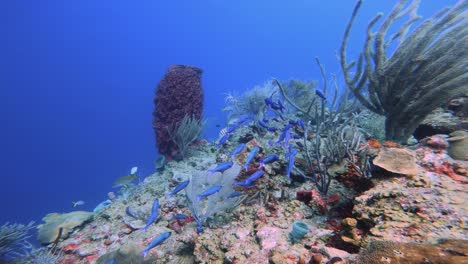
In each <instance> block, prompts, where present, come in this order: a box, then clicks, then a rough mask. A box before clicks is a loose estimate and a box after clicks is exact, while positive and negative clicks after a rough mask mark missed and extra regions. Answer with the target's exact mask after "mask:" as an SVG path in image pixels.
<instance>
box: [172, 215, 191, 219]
mask: <svg viewBox="0 0 468 264" xmlns="http://www.w3.org/2000/svg"><path fill="white" fill-rule="evenodd" d="M174 219H176V220H185V219H187V216H186V215H184V214H173V215H172V217H171V220H174Z"/></svg>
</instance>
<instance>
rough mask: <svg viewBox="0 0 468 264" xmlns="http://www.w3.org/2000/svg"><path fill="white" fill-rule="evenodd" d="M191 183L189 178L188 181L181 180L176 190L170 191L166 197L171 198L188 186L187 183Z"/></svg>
mask: <svg viewBox="0 0 468 264" xmlns="http://www.w3.org/2000/svg"><path fill="white" fill-rule="evenodd" d="M189 183H190V181H189V180H186V181H183V182H181V183H180V184H179V185H177V186H176V187H175V188H174V190H172V192H170V193H168V194H167V195H166V198H170V197H172V196H174V195H176V194H177V193H178V192H180V191H182V190H183V189H184V188H185V187H187V185H188V184H189Z"/></svg>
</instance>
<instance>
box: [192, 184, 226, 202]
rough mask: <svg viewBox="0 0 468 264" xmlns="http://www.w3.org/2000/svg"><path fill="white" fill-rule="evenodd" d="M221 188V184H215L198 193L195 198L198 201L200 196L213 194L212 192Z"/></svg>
mask: <svg viewBox="0 0 468 264" xmlns="http://www.w3.org/2000/svg"><path fill="white" fill-rule="evenodd" d="M221 188H223V186H221V185H215V186H213V187H211V188H209V189H208V190H206V191H204V192H202V193H200V194H199V195H197V200H198V201H200V200H201V199H202V198H205V197H207V196H210V195H213V194H215V193H217V192H219V191H220V190H221Z"/></svg>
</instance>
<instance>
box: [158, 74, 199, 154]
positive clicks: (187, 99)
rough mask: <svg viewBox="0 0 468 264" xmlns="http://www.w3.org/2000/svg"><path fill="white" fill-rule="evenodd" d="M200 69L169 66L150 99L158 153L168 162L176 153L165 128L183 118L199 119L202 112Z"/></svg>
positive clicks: (175, 147)
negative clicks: (153, 105) (152, 98)
mask: <svg viewBox="0 0 468 264" xmlns="http://www.w3.org/2000/svg"><path fill="white" fill-rule="evenodd" d="M201 74H202V70H201V69H199V68H196V67H193V66H186V65H171V66H170V67H169V69H168V70H167V72H166V74H165V75H164V77H163V78H162V80H161V81H160V82H159V84H158V87H157V89H156V95H155V98H154V104H155V109H154V112H153V128H154V132H155V134H156V145H157V147H158V150H159V153H160V154H162V155H164V156H165V157H166V158H168V159H172V158H173V157H174V155H176V154H177V152H178V149H177V145H176V144H175V143H174V142H173V141H172V140H171V137H170V136H169V133H168V128H169V127H171V126H172V125H174V124H176V123H178V122H179V121H181V120H182V118H184V116H185V115H189V116H194V117H195V118H197V119H198V120H200V119H201V116H202V111H203V90H202V86H201Z"/></svg>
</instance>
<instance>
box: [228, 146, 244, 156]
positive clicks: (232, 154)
mask: <svg viewBox="0 0 468 264" xmlns="http://www.w3.org/2000/svg"><path fill="white" fill-rule="evenodd" d="M244 148H245V144H244V143H241V144H239V145H238V146H237V147H236V148H235V149H234V150H233V151H232V152H231V159H234V158H235V157H236V156H237V154H239V153H241V152H242V151H243V150H244Z"/></svg>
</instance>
